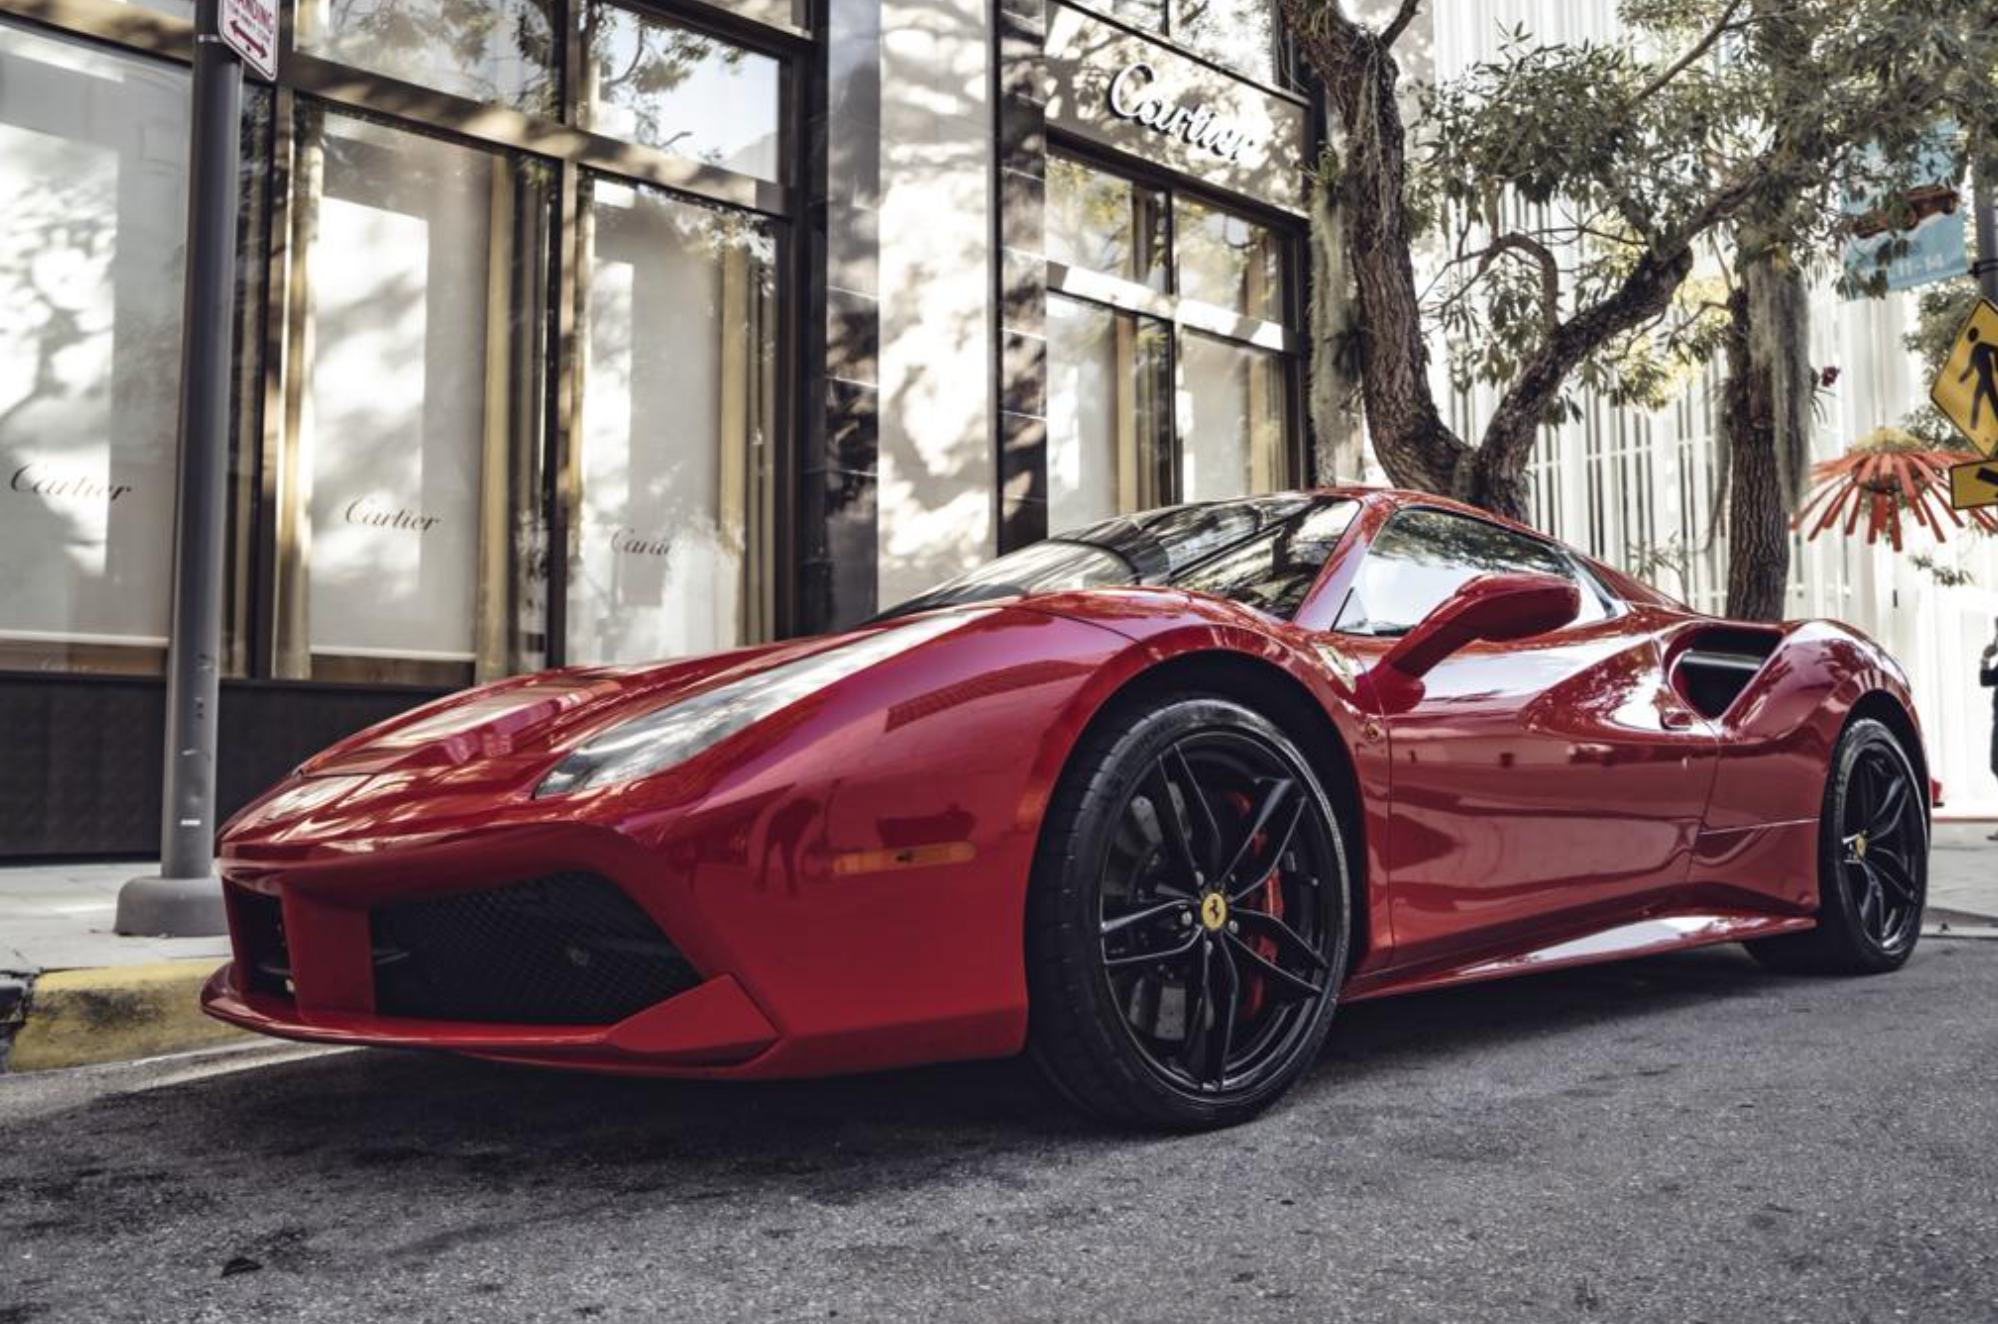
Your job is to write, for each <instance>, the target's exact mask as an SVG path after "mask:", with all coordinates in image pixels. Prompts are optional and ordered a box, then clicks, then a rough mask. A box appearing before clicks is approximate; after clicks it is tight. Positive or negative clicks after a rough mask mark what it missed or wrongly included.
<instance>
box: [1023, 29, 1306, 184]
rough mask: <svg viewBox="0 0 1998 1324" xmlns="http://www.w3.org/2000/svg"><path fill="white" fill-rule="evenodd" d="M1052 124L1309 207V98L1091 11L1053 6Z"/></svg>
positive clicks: (1207, 180)
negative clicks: (1238, 73) (1242, 75)
mask: <svg viewBox="0 0 1998 1324" xmlns="http://www.w3.org/2000/svg"><path fill="white" fill-rule="evenodd" d="M1045 51H1046V63H1045V68H1046V70H1047V75H1046V76H1047V82H1046V88H1047V117H1048V125H1049V127H1050V128H1056V129H1060V130H1061V131H1062V132H1064V133H1067V134H1070V135H1072V136H1075V137H1079V138H1085V139H1088V140H1089V141H1091V142H1094V143H1097V144H1100V145H1102V146H1104V147H1107V148H1109V149H1110V150H1112V151H1115V152H1123V153H1126V154H1128V155H1131V156H1135V157H1140V158H1142V159H1144V160H1146V161H1148V162H1151V163H1152V164H1154V165H1157V166H1160V167H1163V168H1164V169H1167V170H1171V171H1176V172H1177V173H1179V174H1182V175H1186V176H1189V177H1191V178H1193V179H1197V180H1199V181H1200V182H1201V183H1203V184H1206V185H1208V186H1209V187H1212V188H1217V189H1222V190H1224V191H1226V192H1229V193H1236V194H1240V195H1243V196H1245V197H1250V198H1254V199H1256V200H1257V201H1259V202H1262V203H1265V204H1266V205H1268V206H1272V207H1278V208H1281V209H1283V210H1285V211H1289V212H1293V213H1297V214H1302V213H1303V211H1304V209H1305V187H1304V183H1305V176H1304V169H1305V167H1306V166H1307V165H1308V164H1310V161H1311V155H1312V148H1311V123H1310V112H1309V108H1308V107H1307V105H1306V103H1305V102H1304V101H1303V100H1302V99H1300V98H1298V97H1294V96H1289V95H1286V94H1284V93H1282V92H1280V91H1276V90H1274V89H1271V88H1269V87H1265V86H1264V85H1262V84H1260V83H1257V82H1254V81H1252V80H1250V79H1246V78H1238V77H1236V76H1234V75H1232V74H1230V73H1229V72H1227V71H1226V70H1225V69H1222V68H1220V67H1219V66H1217V65H1215V64H1212V63H1209V62H1207V61H1204V60H1198V59H1195V58H1193V57H1192V56H1190V55H1188V54H1187V53H1186V52H1184V51H1181V50H1177V49H1175V48H1173V47H1172V46H1169V45H1167V44H1165V43H1164V42H1160V41H1155V40H1153V39H1151V38H1150V37H1147V36H1145V35H1144V34H1143V33H1139V32H1134V31H1132V30H1131V29H1129V28H1126V27H1122V26H1120V25H1118V24H1114V23H1106V22H1104V21H1103V20H1102V19H1100V18H1098V17H1096V16H1095V15H1094V14H1091V13H1089V12H1087V11H1086V10H1082V9H1076V8H1071V7H1070V6H1069V5H1066V4H1061V3H1055V4H1051V5H1049V6H1048V35H1047V42H1046V46H1045Z"/></svg>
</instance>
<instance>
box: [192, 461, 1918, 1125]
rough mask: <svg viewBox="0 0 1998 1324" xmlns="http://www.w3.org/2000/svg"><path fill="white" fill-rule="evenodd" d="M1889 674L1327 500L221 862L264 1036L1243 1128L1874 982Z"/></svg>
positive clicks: (892, 627) (1129, 535)
mask: <svg viewBox="0 0 1998 1324" xmlns="http://www.w3.org/2000/svg"><path fill="white" fill-rule="evenodd" d="M1928 786H1929V782H1928V776H1927V772H1926V768H1925V765H1924V761H1923V751H1922V743H1921V738H1920V735H1919V733H1918V730H1917V727H1916V722H1915V715H1914V708H1913V705H1912V704H1911V702H1910V700H1909V694H1908V685H1907V680H1906V677H1905V676H1904V674H1903V673H1902V671H1901V669H1900V667H1899V666H1898V665H1896V663H1895V662H1894V661H1893V659H1892V658H1890V657H1888V656H1887V655H1886V654H1885V653H1884V652H1883V651H1882V650H1881V649H1880V648H1878V647H1876V646H1875V645H1874V644H1873V643H1871V642H1870V641H1868V640H1867V639H1865V638H1863V637H1861V636H1860V635H1858V634H1856V633H1854V632H1853V631H1852V630H1849V629H1847V628H1846V627H1844V626H1842V625H1838V624H1834V623H1830V622H1822V621H1819V622H1808V623H1792V624H1787V625H1782V626H1775V625H1763V624H1750V623H1745V622H1734V621H1725V620H1717V619H1714V618H1712V617H1708V616H1702V615H1699V614H1697V613H1694V612H1692V611H1689V610H1687V609H1686V608H1684V607H1682V606H1680V605H1679V604H1677V603H1675V602H1673V601H1671V600H1670V599H1668V598H1666V597H1664V596H1663V595H1661V594H1659V593H1657V592H1655V591H1653V590H1651V589H1649V588H1646V587H1644V586H1643V585H1641V584H1638V583H1636V582H1634V581H1632V580H1630V579H1628V578H1626V577H1625V576H1623V575H1621V574H1619V573H1617V572H1616V571H1614V570H1611V569H1609V568H1607V567H1605V566H1602V565H1599V564H1597V563H1595V562H1594V561H1591V560H1589V559H1588V558H1586V557H1584V556H1581V555H1579V554H1577V553H1576V552H1574V551H1571V550H1569V549H1567V548H1565V547H1562V546H1559V545H1558V544H1555V543H1553V542H1550V541H1548V540H1547V539H1545V538H1543V537H1541V536H1539V535H1538V534H1536V533H1534V532H1532V531H1530V530H1528V529H1525V528H1521V527H1517V526H1514V525H1511V524H1508V523H1505V522H1502V521H1498V520H1494V519H1492V518H1490V517H1488V516H1485V515H1482V514H1480V513H1478V512H1476V511H1474V510H1471V509H1468V508H1464V507H1460V506H1457V505H1454V504H1452V503H1449V502H1446V501H1440V500H1436V499H1434V498H1429V497H1422V496H1416V495H1412V494H1408V493H1400V492H1389V491H1380V490H1374V489H1331V490H1326V491H1320V492H1311V493H1296V494H1286V495H1278V496H1269V497H1258V498H1252V499H1248V500H1240V501H1227V502H1218V503H1207V504H1195V505H1186V506H1178V507H1173V508H1171V509H1166V510H1160V511H1154V512H1151V513H1148V514H1143V515H1136V516H1131V517H1129V518H1123V519H1115V520H1111V521H1109V522H1107V523H1104V524H1100V525H1097V526H1095V527H1092V528H1087V529H1083V530H1080V531H1078V532H1074V533H1070V534H1065V535H1062V536H1058V537H1055V538H1051V539H1048V540H1047V541H1045V542H1042V543H1039V544H1036V545H1034V546H1031V547H1028V548H1025V549H1024V550H1021V551H1018V552H1015V553H1013V554H1011V555H1009V556H1005V557H1001V558H1000V559H998V560H997V561H994V562H992V563H991V564H989V565H987V566H985V567H983V568H981V569H978V570H975V571H972V572H971V573H969V574H966V575H964V576H963V577H962V578H960V579H957V580H955V581H952V582H950V583H948V584H945V585H943V586H942V587H940V588H937V589H935V590H934V591H932V592H929V593H926V594H924V595H923V596H921V597H919V598H916V599H914V600H913V601H910V602H905V603H903V604H901V605H900V606H899V607H896V608H894V609H893V610H891V611H889V612H887V613H885V614H884V615H882V616H881V617H879V618H877V619H876V620H874V621H872V622H869V623H868V624H866V625H864V626H862V627H860V628H858V629H855V630H852V631H849V632H847V633H843V634H838V635H831V636H826V637H822V638H813V639H794V640H789V641H787V642H784V643H779V644H771V645H767V646H763V647H756V648H747V649H741V650H738V651H735V652H730V653H723V654H720V655H717V656H713V657H704V658H698V659H691V660H679V661H672V662H662V663H659V664H657V665H652V666H617V667H571V668H566V669H563V670H558V671H551V672H547V673H544V674H540V675H533V676H523V677H518V678H515V679H511V680H505V681H501V682H499V683H497V684H492V685H487V686H483V687H481V688H478V689H474V690H470V691H467V692H465V693H461V694H456V695H453V696H451V697H449V698H446V699H443V700H440V701H438V702H436V703H434V704H431V705H430V706H428V707H426V708H422V709H419V710H417V711H414V712H411V713H409V714H407V715H405V716H403V717H399V718H396V719H394V720H392V721H389V722H386V723H384V724H382V725H380V726H377V727H375V728H373V729H371V730H368V731H364V732H362V733H360V734H359V735H356V736H354V737H352V738H351V739H348V740H345V741H343V742H341V743H340V744H338V745H335V746H334V747H332V748H331V749H329V750H327V751H326V752H324V753H323V754H320V755H318V756H317V757H315V758H313V759H312V760H310V761H309V762H308V763H306V764H305V765H304V766H303V767H301V768H300V769H299V770H298V772H297V773H296V774H295V775H294V776H292V777H291V778H289V779H288V780H286V781H285V782H284V783H282V784H281V785H279V786H277V787H274V788H273V789H272V790H271V791H270V792H269V793H267V794H266V795H265V796H263V797H262V798H261V799H260V800H258V801H257V802H255V803H254V804H252V805H250V806H249V807H247V808H246V809H245V810H244V811H243V812H242V813H240V814H239V815H237V816H236V817H235V818H234V819H233V820H232V822H231V823H230V824H229V825H228V826H227V828H226V829H225V832H224V835H223V839H222V861H221V867H222V872H223V875H224V878H225V883H226V890H227V898H228V906H229V915H230V924H231V931H232V941H233V945H234V946H233V950H234V960H233V961H232V962H231V963H230V964H228V965H227V966H225V967H223V968H222V969H221V970H220V971H218V972H217V973H216V975H215V976H214V979H213V980H212V982H211V983H210V984H209V986H208V988H207V990H206V993H205V1003H206V1006H207V1008H208V1010H209V1011H210V1012H211V1013H213V1014H214V1015H216V1016H219V1017H221V1018H222V1019H224V1020H228V1021H233V1022H235V1023H236V1024H238V1025H243V1026H247V1027H249V1028H251V1029H254V1030H261V1031H265V1032H267V1033H270V1034H277V1035H286V1036H291V1037H294V1038H299V1039H308V1040H318V1041H323V1042H329V1043H343V1044H381V1045H403V1046H419V1047H427V1048H439V1049H449V1050H454V1051H458V1052H463V1053H473V1054H479V1055H482V1056H486V1057H492V1058H503V1059H509V1060H513V1061H519V1062H533V1063H544V1064H559V1065H567V1066H576V1067H587V1068H592V1069H597V1070H604V1071H628V1072H652V1073H659V1074H670V1075H686V1076H716V1077H723V1076H725V1077H773V1076H795V1075H804V1074H813V1073H831V1072H848V1071H861V1070H871V1069H875V1068H883V1067H892V1066H898V1065H903V1064H908V1063H917V1062H933V1061H940V1060H945V1059H953V1058H977V1057H998V1056H1005V1055H1010V1054H1016V1053H1021V1052H1023V1051H1024V1052H1025V1054H1026V1055H1027V1056H1028V1058H1029V1059H1030V1060H1031V1061H1032V1062H1033V1063H1034V1064H1035V1065H1036V1066H1037V1067H1038V1068H1039V1069H1040V1070H1041V1072H1042V1073H1043V1074H1044V1075H1045V1076H1046V1077H1047V1078H1048V1080H1049V1081H1050V1082H1051V1083H1052V1084H1053V1085H1054V1086H1055V1087H1056V1088H1057V1090H1058V1091H1059V1092H1060V1093H1061V1094H1062V1095H1064V1096H1065V1097H1067V1098H1068V1099H1070V1100H1071V1101H1073V1102H1074V1103H1076V1104H1077V1105H1079V1106H1081V1107H1083V1108H1084V1109H1087V1110H1089V1111H1091V1112H1094V1113H1097V1114H1100V1115H1104V1116H1107V1117H1110V1118H1114V1119H1119V1120H1122V1121H1127V1122H1132V1123H1137V1124H1141V1125H1149V1126H1158V1127H1177V1128H1192V1127H1201V1126H1213V1125H1222V1124H1226V1123H1230V1122H1235V1121H1239V1120H1241V1119H1243V1118H1246V1117H1248V1116H1251V1115H1253V1114H1254V1113H1255V1112H1256V1111H1257V1110H1258V1109H1260V1108H1262V1107H1263V1106H1264V1105H1266V1104H1268V1103H1269V1102H1270V1101H1271V1100H1272V1099H1274V1098H1275V1097H1276V1096H1277V1095H1279V1094H1280V1093H1282V1091H1283V1090H1284V1089H1285V1088H1286V1087H1287V1086H1289V1085H1290V1084H1292V1083H1293V1082H1294V1081H1295V1080H1296V1079H1297V1078H1298V1076H1299V1075H1300V1074H1301V1073H1302V1072H1304V1071H1305V1070H1306V1069H1308V1068H1309V1066H1310V1065H1311V1063H1312V1061H1313V1058H1314V1056H1315V1055H1316V1054H1317V1051H1318V1048H1319V1045H1320V1044H1321V1043H1322V1042H1323V1040H1324V1038H1325V1035H1326V1032H1327V1028H1328V1027H1329V1025H1330V1023H1331V1019H1332V1015H1333V1011H1334V1008H1335V1006H1336V1005H1337V1004H1338V1003H1339V1002H1340V1001H1349V1002H1350V1001H1356V1000H1359V999H1362V998H1372V997H1380V996H1384V995H1387V994H1392V993H1403V992H1409V991H1411V990H1417V989H1428V988H1435V987H1438V986H1441V985H1448V984H1457V983H1463V982H1466V981H1471V980H1480V979H1490V978H1493V977H1495V976H1500V975H1510V974H1518V973H1522V972H1527V971H1534V970H1546V969H1549V968H1552V967H1556V966H1562V965H1569V964H1576V963H1581V962H1589V961H1603V960H1610V959H1614V958H1618V957H1626V956H1631V955H1636V954H1640V953H1651V952H1658V951H1663V950H1667V949H1672V948H1682V947H1693V946H1698V945H1700V944H1704V943H1717V942H1730V941H1740V942H1745V943H1747V944H1748V949H1749V950H1750V951H1751V952H1753V953H1754V954H1755V955H1756V957H1757V958H1758V959H1760V960H1761V961H1763V962H1764V963H1766V964H1769V965H1772V966H1778V967H1782V968H1785V969H1809V970H1819V971H1825V972H1846V973H1864V972H1875V971H1886V970H1891V969H1893V968H1895V967H1897V966H1899V965H1900V964H1901V963H1902V962H1904V961H1906V960H1907V959H1908V954H1909V952H1910V951H1911V949H1912V948H1913V947H1914V945H1915V941H1916V938H1917V936H1918V934H1919V932H1920V925H1921V913H1922V904H1923V898H1924V893H1925V890H1926V873H1927V858H1928V831H1929V817H1928V814H1929V797H1928V795H1927V794H1926V792H1927V789H1928Z"/></svg>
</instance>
